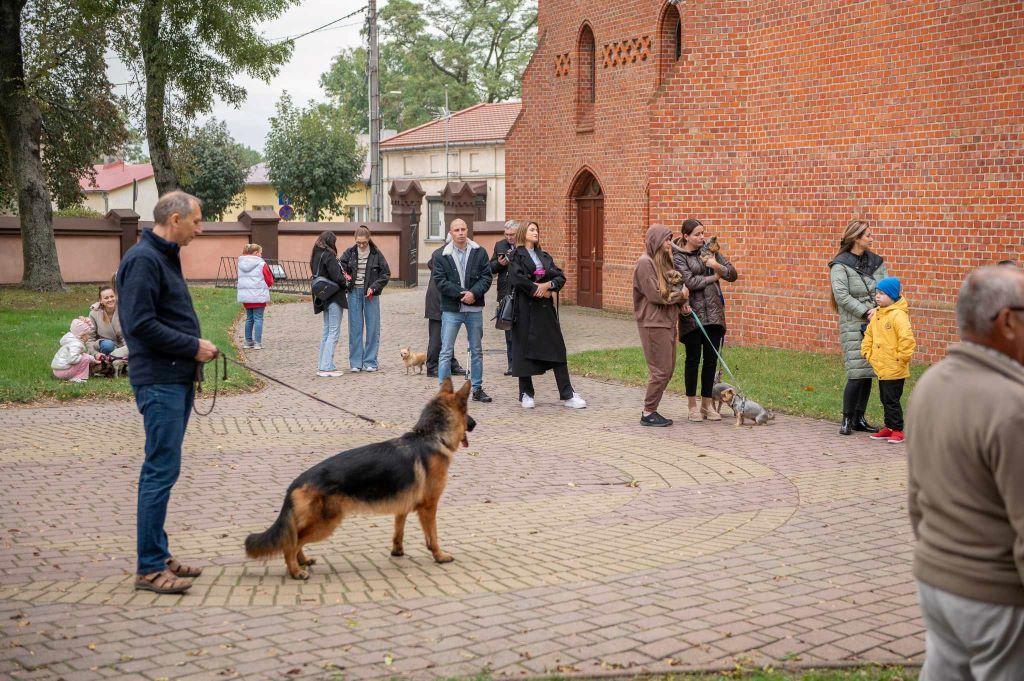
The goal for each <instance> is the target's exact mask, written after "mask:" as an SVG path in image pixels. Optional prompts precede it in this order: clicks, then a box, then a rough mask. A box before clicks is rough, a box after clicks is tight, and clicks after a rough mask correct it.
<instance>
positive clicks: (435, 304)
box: [423, 246, 466, 378]
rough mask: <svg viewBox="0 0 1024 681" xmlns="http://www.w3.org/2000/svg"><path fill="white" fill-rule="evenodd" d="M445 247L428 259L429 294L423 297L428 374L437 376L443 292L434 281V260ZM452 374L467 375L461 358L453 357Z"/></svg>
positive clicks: (433, 376)
mask: <svg viewBox="0 0 1024 681" xmlns="http://www.w3.org/2000/svg"><path fill="white" fill-rule="evenodd" d="M443 250H444V247H443V246H442V247H441V248H439V249H437V250H436V251H434V253H433V254H432V255H431V256H430V260H428V261H427V269H428V270H430V272H431V276H430V280H429V283H428V284H427V295H426V296H425V297H424V299H423V317H424V318H425V319H426V320H427V376H430V377H431V378H437V362H438V359H439V358H440V356H441V294H440V293H438V292H437V284H435V283H434V276H433V272H434V261H435V260H436V259H437V258H440V257H441V251H443ZM452 375H453V376H465V375H466V370H465V369H463V368H462V365H461V364H459V358H458V357H455V356H453V357H452Z"/></svg>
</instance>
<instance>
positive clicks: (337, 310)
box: [316, 303, 342, 371]
mask: <svg viewBox="0 0 1024 681" xmlns="http://www.w3.org/2000/svg"><path fill="white" fill-rule="evenodd" d="M341 311H342V307H341V304H340V303H331V304H330V305H328V306H327V307H325V308H324V311H323V312H322V313H321V314H323V316H324V335H323V336H322V337H321V338H320V356H319V358H318V359H317V363H316V369H317V371H337V367H335V366H334V348H336V347H337V346H338V336H340V335H341V317H342V314H341Z"/></svg>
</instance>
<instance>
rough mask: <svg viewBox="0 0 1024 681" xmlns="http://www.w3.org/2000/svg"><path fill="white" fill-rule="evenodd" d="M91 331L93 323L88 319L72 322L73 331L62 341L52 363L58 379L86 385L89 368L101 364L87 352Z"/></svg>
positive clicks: (82, 318)
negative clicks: (87, 341) (86, 344)
mask: <svg viewBox="0 0 1024 681" xmlns="http://www.w3.org/2000/svg"><path fill="white" fill-rule="evenodd" d="M90 331H92V322H90V321H89V319H88V318H87V317H77V318H76V319H75V321H73V322H71V330H70V331H69V332H68V333H66V334H64V336H63V337H62V338H61V339H60V349H59V350H57V354H56V355H54V356H53V361H52V362H50V368H51V369H53V375H54V376H55V377H56V378H60V379H64V380H68V381H71V382H72V383H85V381H86V380H88V378H89V366H90V365H92V364H99V362H100V361H99V360H98V359H96V358H95V357H93V356H92V355H90V354H89V353H87V352H86V351H85V342H86V340H88V338H89V332H90Z"/></svg>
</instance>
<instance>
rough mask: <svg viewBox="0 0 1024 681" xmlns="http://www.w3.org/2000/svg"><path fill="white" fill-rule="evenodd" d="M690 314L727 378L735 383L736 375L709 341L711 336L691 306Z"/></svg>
mask: <svg viewBox="0 0 1024 681" xmlns="http://www.w3.org/2000/svg"><path fill="white" fill-rule="evenodd" d="M690 314H691V315H693V320H694V321H695V322H697V328H698V329H700V332H701V333H702V334H704V338H706V339H707V341H708V345H710V346H711V348H712V349H713V350H714V351H715V356H716V357H718V361H719V362H721V363H722V366H723V367H725V372H726V373H727V374H729V378H731V379H732V380H733V382H734V383H735V382H736V376H735V375H734V374H733V373H732V369H730V368H729V365H728V364H726V363H725V358H723V357H722V353H720V352H719V351H718V348H716V347H715V344H714V343H712V342H711V337H710V336H708V332H707V331H706V330H705V329H704V325H703V324H701V323H700V317H698V316H697V313H696V312H694V311H693V308H690ZM737 387H738V386H737Z"/></svg>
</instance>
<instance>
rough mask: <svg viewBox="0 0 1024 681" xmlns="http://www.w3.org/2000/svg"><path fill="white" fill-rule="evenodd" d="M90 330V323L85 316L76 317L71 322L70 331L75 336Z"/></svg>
mask: <svg viewBox="0 0 1024 681" xmlns="http://www.w3.org/2000/svg"><path fill="white" fill-rule="evenodd" d="M90 331H92V323H91V322H90V321H89V320H88V318H86V317H76V318H75V321H73V322H71V333H73V334H75V335H76V336H81V335H82V334H85V333H89V332H90Z"/></svg>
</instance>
